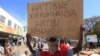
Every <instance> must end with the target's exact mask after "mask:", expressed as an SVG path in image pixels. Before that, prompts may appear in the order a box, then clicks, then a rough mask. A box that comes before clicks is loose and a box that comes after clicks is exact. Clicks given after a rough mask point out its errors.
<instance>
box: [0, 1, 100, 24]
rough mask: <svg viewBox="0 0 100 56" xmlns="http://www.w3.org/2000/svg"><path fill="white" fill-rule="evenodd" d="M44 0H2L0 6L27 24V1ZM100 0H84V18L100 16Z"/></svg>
mask: <svg viewBox="0 0 100 56" xmlns="http://www.w3.org/2000/svg"><path fill="white" fill-rule="evenodd" d="M41 1H43V0H0V7H2V8H3V9H5V10H6V11H7V12H8V13H9V14H11V15H12V16H14V17H15V18H17V20H18V21H20V22H21V23H22V24H24V25H27V3H29V2H41ZM99 10H100V0H83V18H84V19H86V18H91V17H94V16H100V11H99Z"/></svg>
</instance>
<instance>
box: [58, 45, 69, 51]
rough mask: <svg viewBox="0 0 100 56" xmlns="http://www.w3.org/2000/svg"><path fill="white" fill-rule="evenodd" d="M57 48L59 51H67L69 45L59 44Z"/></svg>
mask: <svg viewBox="0 0 100 56" xmlns="http://www.w3.org/2000/svg"><path fill="white" fill-rule="evenodd" d="M59 48H60V50H61V51H67V50H68V48H69V47H68V46H67V45H66V44H60V46H59Z"/></svg>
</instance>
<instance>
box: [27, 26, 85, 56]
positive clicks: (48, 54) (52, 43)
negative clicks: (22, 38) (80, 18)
mask: <svg viewBox="0 0 100 56" xmlns="http://www.w3.org/2000/svg"><path fill="white" fill-rule="evenodd" d="M84 30H85V29H84V27H82V26H81V27H80V38H79V42H78V44H77V46H76V47H74V48H72V49H68V48H66V51H61V50H60V49H59V44H58V40H57V38H58V37H50V38H49V40H48V46H49V50H48V51H40V52H39V54H38V55H37V56H72V55H73V54H76V53H78V52H79V51H81V50H82V40H83V31H84ZM26 37H27V46H28V48H29V50H30V51H31V53H32V54H34V50H33V49H32V46H31V44H30V42H29V39H30V38H31V35H30V34H29V33H27V34H26Z"/></svg>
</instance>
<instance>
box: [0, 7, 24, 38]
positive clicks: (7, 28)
mask: <svg viewBox="0 0 100 56" xmlns="http://www.w3.org/2000/svg"><path fill="white" fill-rule="evenodd" d="M22 34H23V25H22V24H21V23H20V22H19V21H18V20H16V18H14V17H13V16H12V15H10V14H9V13H8V12H6V11H5V10H4V9H3V8H1V7H0V37H11V36H22Z"/></svg>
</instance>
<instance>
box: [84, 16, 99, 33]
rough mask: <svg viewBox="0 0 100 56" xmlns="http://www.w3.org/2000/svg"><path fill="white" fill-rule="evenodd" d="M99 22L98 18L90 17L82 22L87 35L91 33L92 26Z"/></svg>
mask: <svg viewBox="0 0 100 56" xmlns="http://www.w3.org/2000/svg"><path fill="white" fill-rule="evenodd" d="M99 20H100V17H92V18H88V19H85V20H84V25H85V27H86V29H87V33H89V34H92V33H93V31H94V30H93V26H94V25H95V24H96V22H97V21H99Z"/></svg>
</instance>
